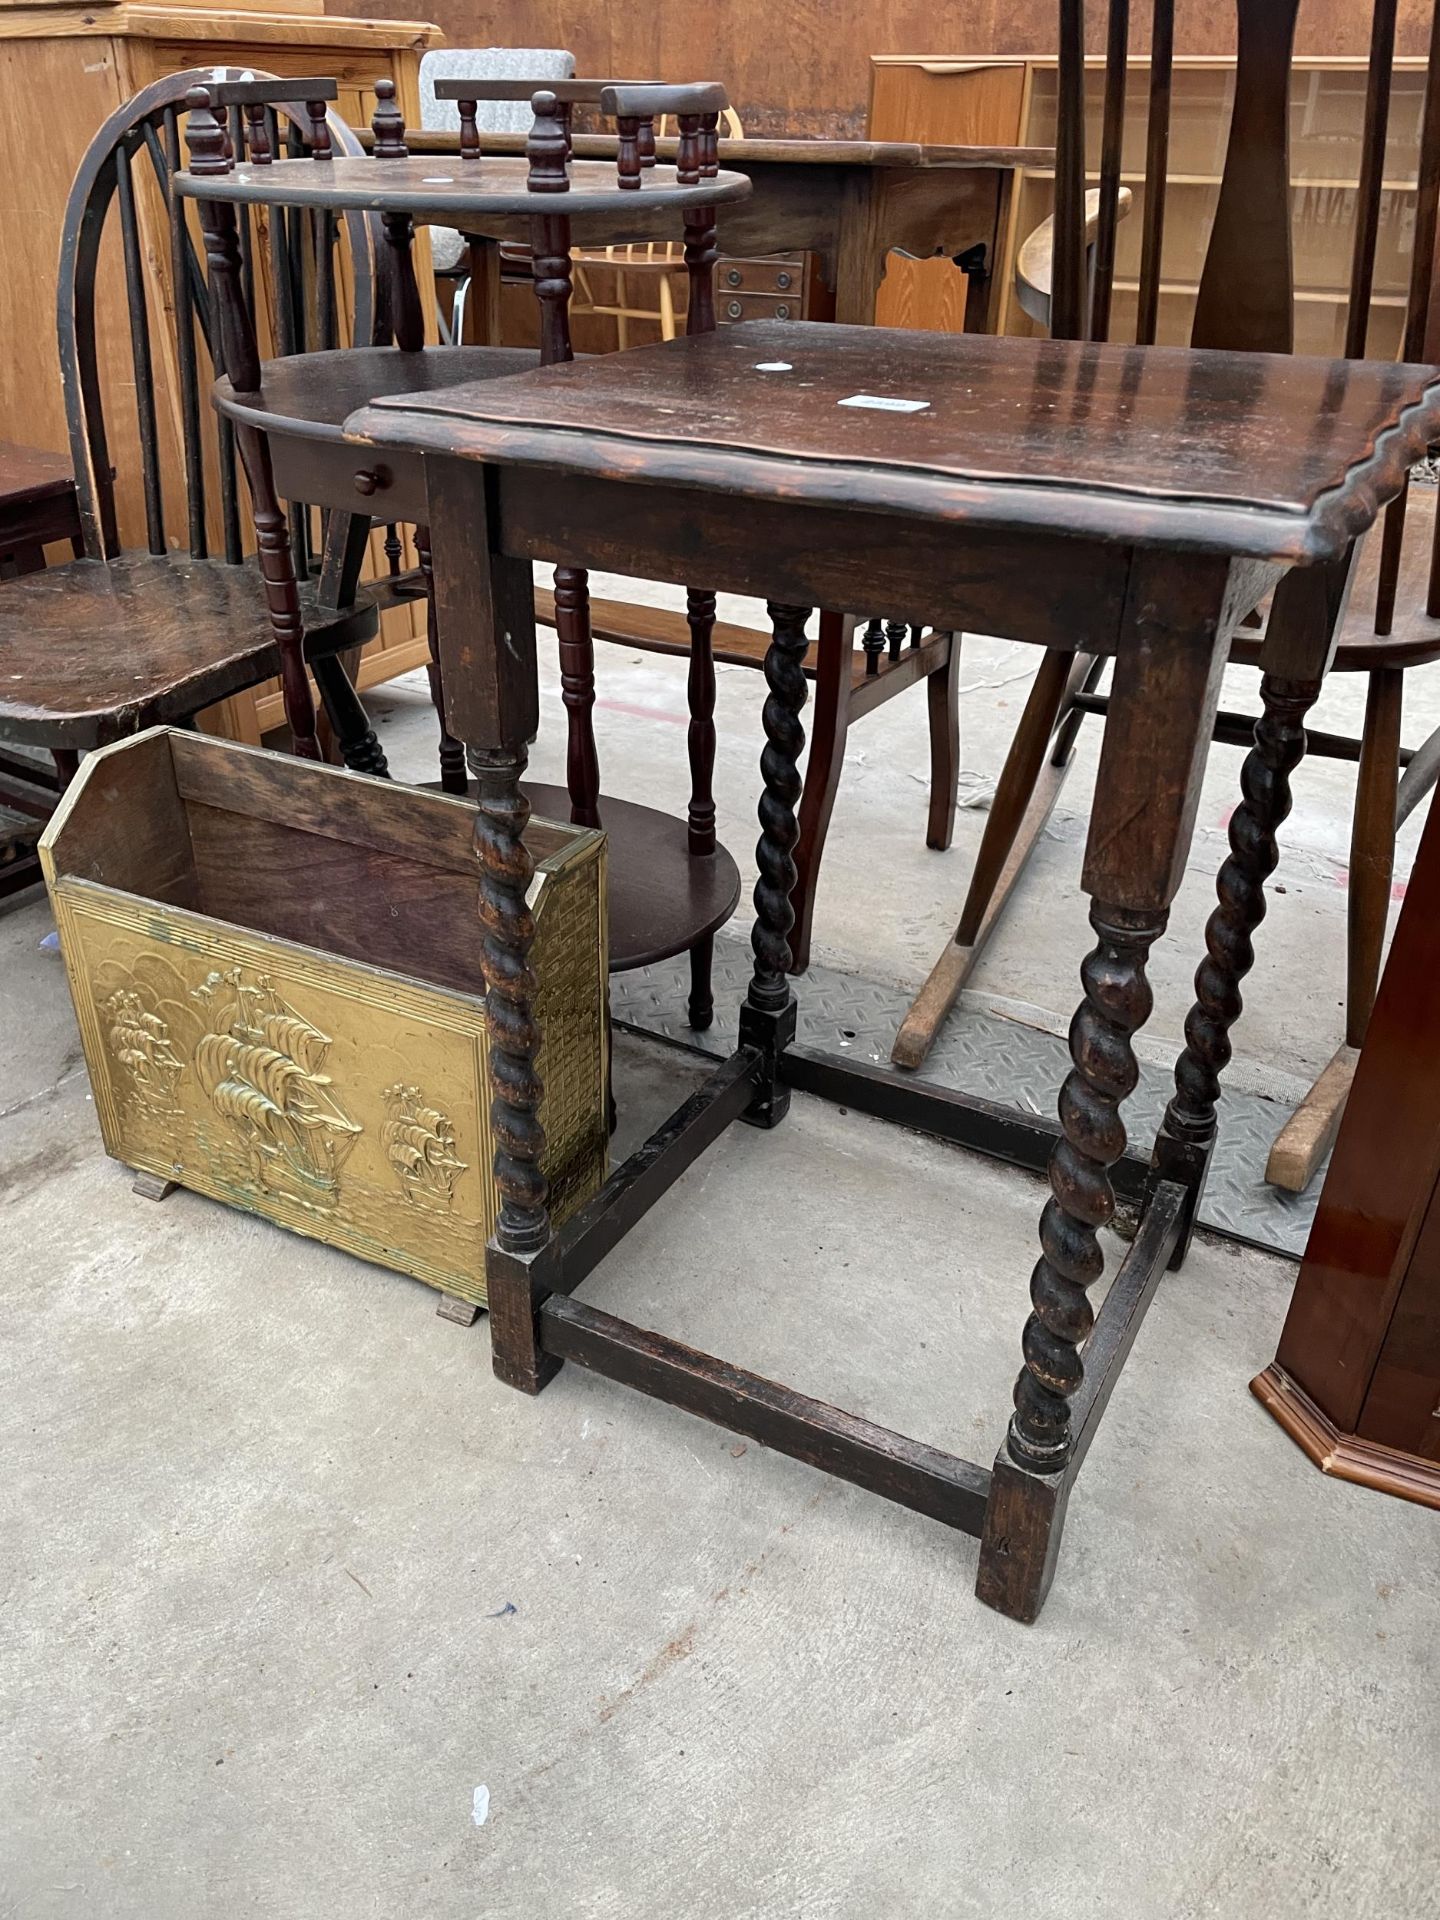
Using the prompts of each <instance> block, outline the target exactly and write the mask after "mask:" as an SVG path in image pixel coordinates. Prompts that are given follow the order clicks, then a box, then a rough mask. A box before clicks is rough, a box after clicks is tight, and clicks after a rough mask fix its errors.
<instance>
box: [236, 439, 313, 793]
mask: <svg viewBox="0 0 1440 1920" xmlns="http://www.w3.org/2000/svg"><path fill="white" fill-rule="evenodd" d="M235 439H236V443H237V445H238V446H239V448H240V459H241V462H242V464H243V466H244V468H245V480H246V484H247V485H248V486H249V489H250V510H251V516H252V518H253V519H254V522H255V544H256V546H257V547H258V549H259V553H260V575H261V578H262V579H263V580H264V582H265V605H266V608H267V609H268V611H269V614H270V631H271V632H272V633H273V634H274V636H275V645H276V646H277V648H278V649H279V652H280V688H281V693H282V695H283V698H284V703H285V720H286V724H287V725H288V726H289V728H290V738H291V743H292V746H293V748H294V751H295V752H296V753H297V754H299V755H300V757H301V759H303V760H319V759H322V758H323V757H324V756H323V755H322V754H321V751H320V742H319V739H318V738H317V736H316V732H315V699H314V696H313V695H312V693H311V691H310V680H309V676H308V675H307V673H306V671H305V622H304V619H303V617H302V615H301V612H300V589H299V587H298V586H297V585H296V581H295V565H294V561H293V559H292V557H291V552H290V526H289V522H288V521H287V519H286V516H285V511H284V509H283V508H282V507H281V505H280V501H279V499H278V497H277V495H276V492H275V476H274V474H273V472H272V471H271V466H270V443H269V441H268V440H267V439H266V437H265V435H264V434H263V433H260V432H258V431H257V430H256V429H255V428H254V427H237V428H236V430H235Z"/></svg>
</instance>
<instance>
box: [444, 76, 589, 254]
mask: <svg viewBox="0 0 1440 1920" xmlns="http://www.w3.org/2000/svg"><path fill="white" fill-rule="evenodd" d="M574 77H575V56H574V54H573V53H565V52H563V51H562V50H561V49H560V48H558V47H437V48H435V49H434V50H433V51H432V52H430V53H426V54H422V55H421V58H420V124H421V126H422V127H426V128H430V129H434V130H436V131H440V130H443V129H447V128H448V129H452V130H458V129H459V126H460V105H459V102H458V101H455V100H437V99H436V98H435V82H436V81H437V80H471V79H474V80H479V79H486V80H572V79H573V78H574ZM475 118H476V122H477V124H478V125H479V127H480V129H481V131H482V132H484V133H528V132H529V131H530V122H531V119H532V118H533V116H532V114H531V112H530V103H529V102H528V101H526V100H482V101H480V102H479V106H478V110H477V112H476V116H475ZM430 248H431V252H432V253H433V255H434V259H435V271H436V272H437V273H449V272H452V271H453V270H454V268H455V267H457V266H458V265H459V263H460V258H461V255H462V254H463V253H464V251H465V243H464V241H463V240H462V239H461V237H460V235H459V234H458V233H457V232H456V231H455V229H454V228H453V227H432V228H431V229H430Z"/></svg>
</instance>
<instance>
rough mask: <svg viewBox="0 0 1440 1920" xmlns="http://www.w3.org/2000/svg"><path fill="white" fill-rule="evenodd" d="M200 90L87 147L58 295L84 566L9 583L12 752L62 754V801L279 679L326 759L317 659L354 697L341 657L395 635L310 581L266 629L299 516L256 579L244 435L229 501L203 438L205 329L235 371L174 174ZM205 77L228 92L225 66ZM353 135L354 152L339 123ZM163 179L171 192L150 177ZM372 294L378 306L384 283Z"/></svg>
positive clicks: (302, 744)
mask: <svg viewBox="0 0 1440 1920" xmlns="http://www.w3.org/2000/svg"><path fill="white" fill-rule="evenodd" d="M223 71H224V70H223V69H222V72H223ZM200 77H202V76H200V75H197V74H196V73H193V72H192V73H182V74H178V75H175V76H172V77H170V78H167V79H164V80H159V81H156V82H155V83H154V84H153V85H151V86H149V87H147V88H145V89H144V91H143V92H141V93H139V94H137V95H136V96H135V97H134V98H133V99H132V100H130V101H127V102H126V103H125V104H124V105H123V106H122V107H120V108H118V109H117V110H116V112H115V113H113V114H112V115H111V116H110V118H109V119H108V120H107V121H106V122H105V124H104V126H103V127H102V128H101V129H100V131H99V133H98V134H97V135H96V136H95V139H94V140H93V141H92V142H91V144H90V146H89V148H88V149H87V151H86V154H85V157H84V159H83V160H82V162H81V165H80V170H79V172H78V174H77V175H76V178H75V183H74V186H73V187H72V189H71V193H70V199H69V202H68V204H67V207H66V212H65V221H64V226H63V231H62V234H61V244H60V268H59V286H58V325H59V344H60V366H61V377H62V380H63V382H64V388H65V402H66V412H67V415H68V419H69V425H70V446H71V456H72V459H73V462H74V474H75V485H76V491H77V499H78V507H79V526H80V538H81V542H82V547H83V557H81V558H77V559H74V560H71V561H67V562H66V563H65V564H64V565H62V566H59V567H51V568H48V569H46V570H44V571H42V572H35V573H31V574H28V575H26V576H24V577H22V578H20V579H16V580H11V581H8V582H7V583H6V584H5V586H4V587H3V589H0V742H3V743H5V744H6V745H7V746H15V747H19V748H26V747H29V748H42V749H45V750H47V751H48V752H49V753H51V754H52V755H53V756H54V760H55V765H56V769H57V775H58V779H59V782H60V784H61V786H62V787H63V785H64V784H65V782H67V781H68V779H69V778H70V777H71V775H72V774H73V772H74V770H75V766H76V764H77V759H78V756H79V755H80V754H81V753H83V752H85V751H87V750H88V749H90V748H93V747H97V746H102V745H105V744H107V743H109V742H110V741H113V740H116V739H119V738H121V737H123V736H124V735H126V734H130V733H135V732H138V731H139V730H140V729H141V728H144V727H148V726H152V725H155V724H158V723H170V724H176V725H190V724H191V723H192V722H193V719H194V716H195V714H196V713H197V712H198V711H199V709H201V708H202V707H206V706H209V705H211V704H212V703H213V702H215V701H218V700H223V699H226V698H227V697H228V696H230V695H231V694H234V693H238V692H240V691H242V690H243V689H245V688H248V687H253V686H256V685H258V684H259V683H260V682H262V681H264V680H268V679H270V678H272V677H273V676H274V675H275V674H276V672H277V671H278V672H279V674H280V677H281V680H282V683H283V686H284V695H285V713H286V718H287V720H288V722H289V725H290V729H291V734H292V739H293V743H294V748H295V751H296V752H297V753H301V754H308V755H311V756H318V754H319V752H320V748H319V743H318V740H317V737H316V726H315V712H314V703H313V700H312V698H311V694H310V687H309V682H308V680H307V677H306V670H305V669H306V663H307V661H308V662H309V663H311V665H312V666H313V667H314V670H315V671H316V673H317V675H318V676H320V677H321V684H322V687H326V686H329V685H332V684H343V685H344V686H346V687H348V682H345V677H344V672H343V669H342V668H341V667H340V665H339V662H338V660H337V659H336V657H335V656H336V655H337V653H338V652H339V651H340V650H342V649H345V648H350V647H354V646H356V645H358V644H360V643H361V642H363V641H365V640H366V639H368V638H370V637H371V636H372V635H373V634H374V632H375V631H376V613H375V610H374V608H373V606H371V605H369V604H368V603H366V604H347V605H336V606H332V607H328V608H327V607H323V606H321V605H320V604H319V602H318V599H317V596H316V594H315V592H314V590H313V589H312V588H311V586H310V583H309V582H308V580H307V583H306V591H305V595H304V601H303V607H302V617H301V619H300V620H299V621H297V622H296V623H295V624H294V625H293V626H292V627H290V628H287V629H286V631H285V632H284V633H283V634H279V633H277V632H276V631H275V630H274V629H273V628H272V624H271V621H270V619H269V617H268V616H267V611H266V590H267V583H268V579H269V575H270V572H271V568H272V561H273V559H274V557H275V554H276V552H277V551H278V549H279V548H280V547H281V546H282V545H285V544H287V543H288V538H289V535H288V530H287V528H286V523H285V519H284V517H283V516H282V515H279V514H278V513H276V514H274V515H272V516H271V518H270V520H269V522H268V523H267V526H266V528H265V530H264V532H263V534H262V539H261V568H260V570H259V571H257V569H256V567H255V566H254V565H252V564H248V563H246V561H245V560H244V556H243V554H242V550H241V539H240V519H239V513H238V509H237V504H236V488H235V452H236V448H235V440H234V437H233V436H231V435H230V434H228V433H221V435H220V436H219V442H218V448H217V449H216V452H217V454H218V465H217V469H216V470H217V475H218V492H219V499H218V503H217V502H215V500H214V498H213V495H212V494H211V492H210V481H209V478H208V477H207V472H206V468H207V457H206V455H207V437H206V434H205V431H204V428H203V426H202V422H205V421H208V418H209V408H208V405H206V404H205V390H206V388H207V387H208V384H209V383H208V379H207V378H206V376H205V373H204V372H203V371H202V364H201V348H200V347H199V346H198V345H197V340H196V332H197V326H198V331H199V334H200V337H201V340H202V341H203V349H204V352H205V354H206V355H208V357H209V359H210V360H211V361H212V362H213V363H214V364H216V365H217V366H219V365H221V364H223V359H222V357H221V356H220V354H219V353H218V352H217V348H218V344H219V343H218V335H217V333H216V329H215V327H214V324H213V322H212V318H211V312H210V305H209V299H208V293H207V288H206V285H205V281H204V279H203V277H202V274H201V270H200V266H199V262H198V260H197V258H196V255H195V249H194V246H193V244H192V241H191V238H190V234H189V231H188V229H187V226H186V223H185V220H184V218H183V214H180V213H177V212H175V211H174V209H173V208H172V206H171V196H170V189H169V181H170V175H171V173H172V172H173V171H174V170H175V169H176V168H177V167H178V166H179V165H180V160H181V156H180V110H181V107H182V104H183V102H184V99H185V96H186V94H187V92H188V91H189V89H190V87H191V86H192V85H193V84H194V83H195V81H196V79H197V78H200ZM203 77H205V78H207V79H213V77H214V69H211V70H210V72H209V73H207V74H206V75H204V76H203ZM271 84H274V83H273V82H272V83H271ZM313 113H314V115H316V116H318V119H317V121H316V124H318V125H319V126H322V127H323V126H325V124H326V122H325V107H324V104H323V102H316V103H315V105H314V108H313ZM334 135H335V137H336V138H337V139H339V138H343V137H344V134H343V130H342V129H341V128H340V127H339V126H338V125H337V126H336V127H335V129H334ZM356 151H358V148H357V149H356ZM142 169H144V171H143V172H142ZM145 172H148V173H150V174H151V176H152V178H151V179H149V180H147V179H146V178H145ZM142 192H148V193H152V194H154V196H155V199H156V202H157V204H158V205H159V206H160V208H161V210H162V212H164V213H165V214H166V215H167V216H168V236H169V246H170V249H171V255H172V264H173V272H174V283H175V285H176V287H177V288H178V289H179V306H178V312H177V315H176V320H177V333H176V337H175V339H174V341H173V343H171V342H170V341H168V340H167V341H166V343H165V344H166V347H167V349H168V350H167V351H166V352H165V353H164V354H163V355H162V356H161V357H160V359H159V360H158V362H157V357H156V355H155V353H154V352H153V351H152V332H151V313H150V309H149V305H148V302H147V297H146V289H145V278H144V272H143V262H142V241H141V230H140V226H139V222H138V219H137V199H138V196H139V195H140V194H141V193H142ZM112 210H113V211H114V212H115V213H116V215H117V217H118V226H119V234H118V241H119V245H118V250H117V251H118V258H119V261H120V264H121V266H122V269H123V278H124V299H125V310H126V312H127V314H128V320H129V370H130V373H131V375H132V378H133V393H134V404H135V407H136V413H137V418H138V427H139V440H140V448H141V473H140V488H139V492H140V494H141V496H142V497H143V512H144V527H145V539H146V544H145V547H144V548H143V549H141V550H139V551H137V550H135V549H133V548H129V547H127V546H126V545H125V544H124V542H123V539H122V528H121V518H122V515H121V509H120V506H119V504H118V503H117V484H116V481H117V476H116V474H115V472H114V470H113V469H112V466H111V462H110V454H109V438H108V434H107V427H106V413H105V404H104V393H103V388H104V384H105V382H104V379H103V377H102V367H103V365H104V363H105V359H106V348H107V345H108V336H107V335H106V334H105V333H104V332H103V330H102V328H101V326H100V324H99V323H97V288H98V286H99V282H100V279H101V271H102V265H108V262H109V258H110V253H109V231H110V230H109V215H110V214H111V212H112ZM362 231H363V228H362ZM277 258H278V256H277ZM279 263H280V264H282V265H283V264H284V262H283V260H282V261H280V262H279ZM255 265H256V263H255V261H254V259H253V258H251V259H250V260H249V262H248V272H247V283H248V285H249V286H251V287H252V288H253V285H254V278H255ZM361 291H362V294H363V297H364V298H365V299H367V300H368V278H365V279H364V280H363V284H362V287H361ZM282 304H284V301H283V300H282ZM104 311H105V310H104V309H102V315H103V313H104ZM172 404H173V405H174V407H175V410H176V412H178V415H179V438H180V442H181V452H182V458H181V461H180V467H181V474H180V477H181V480H182V484H183V488H184V500H185V510H184V525H185V528H186V531H187V535H188V550H187V551H183V552H182V551H178V550H177V548H178V538H177V537H176V536H174V535H173V534H172V533H171V532H170V524H171V523H170V520H169V519H168V518H167V487H168V484H169V483H170V482H171V480H172V478H173V471H172V470H171V469H170V468H169V466H168V463H167V461H166V459H165V457H164V453H163V451H162V449H163V447H164V446H166V445H167V444H168V442H167V441H166V439H165V438H164V437H163V436H162V421H163V422H164V425H165V427H166V428H167V429H168V428H169V427H170V424H171V423H170V421H169V419H167V418H166V417H165V413H164V412H163V411H162V409H168V408H169V407H170V406H171V405H172ZM261 453H262V454H263V449H262V450H261ZM240 454H241V458H242V459H243V460H244V461H245V462H246V465H247V468H248V467H250V466H251V464H252V462H254V461H255V460H256V459H257V453H256V449H255V448H254V447H253V446H252V445H250V444H249V443H247V442H246V440H245V438H244V436H241V445H240ZM253 477H254V476H253V474H252V478H253ZM217 504H218V515H215V514H214V513H213V512H212V508H213V507H214V506H215V505H217ZM212 521H216V522H218V528H219V537H220V542H221V545H222V548H223V557H214V556H212V554H211V543H212V541H213V540H214V539H215V538H216V531H217V526H216V525H215V524H212ZM262 574H263V576H264V577H263V578H262Z"/></svg>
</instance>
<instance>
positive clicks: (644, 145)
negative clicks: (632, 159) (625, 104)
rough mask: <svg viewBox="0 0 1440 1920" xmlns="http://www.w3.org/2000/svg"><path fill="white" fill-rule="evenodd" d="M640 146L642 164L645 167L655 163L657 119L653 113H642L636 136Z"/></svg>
mask: <svg viewBox="0 0 1440 1920" xmlns="http://www.w3.org/2000/svg"><path fill="white" fill-rule="evenodd" d="M636 144H637V145H638V146H639V148H640V165H641V168H642V169H644V168H646V167H653V166H654V164H655V120H654V117H653V115H651V114H648V113H642V114H641V115H640V121H639V127H638V131H637V136H636Z"/></svg>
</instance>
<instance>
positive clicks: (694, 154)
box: [675, 113, 703, 187]
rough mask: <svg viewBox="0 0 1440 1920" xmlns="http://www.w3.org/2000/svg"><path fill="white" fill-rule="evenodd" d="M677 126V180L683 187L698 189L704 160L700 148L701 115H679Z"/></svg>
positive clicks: (677, 116)
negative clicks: (678, 143) (678, 144)
mask: <svg viewBox="0 0 1440 1920" xmlns="http://www.w3.org/2000/svg"><path fill="white" fill-rule="evenodd" d="M676 124H677V125H678V126H679V128H680V146H679V150H678V152H677V153H676V155H675V178H676V180H677V181H678V182H679V184H680V185H681V186H682V187H698V186H699V184H700V165H701V160H702V158H703V153H702V149H701V146H700V115H699V114H698V113H681V114H677V115H676Z"/></svg>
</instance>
